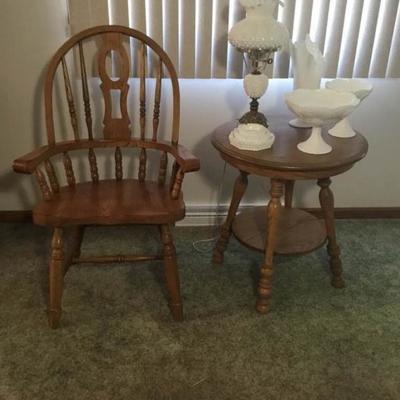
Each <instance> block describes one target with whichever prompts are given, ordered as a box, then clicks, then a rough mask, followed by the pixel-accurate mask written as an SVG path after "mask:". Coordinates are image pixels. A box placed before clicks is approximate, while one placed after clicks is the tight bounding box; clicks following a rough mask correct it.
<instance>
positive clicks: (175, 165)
mask: <svg viewBox="0 0 400 400" xmlns="http://www.w3.org/2000/svg"><path fill="white" fill-rule="evenodd" d="M178 169H179V164H178V163H177V162H176V161H174V163H173V164H172V171H171V177H170V181H169V190H170V191H171V192H172V188H173V186H174V182H175V178H176V174H177V172H178Z"/></svg>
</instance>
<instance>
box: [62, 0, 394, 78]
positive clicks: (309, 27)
mask: <svg viewBox="0 0 400 400" xmlns="http://www.w3.org/2000/svg"><path fill="white" fill-rule="evenodd" d="M67 1H68V2H69V21H70V26H71V32H72V33H76V32H79V31H80V30H82V29H85V28H88V27H90V26H94V25H101V24H118V25H125V26H130V27H132V28H135V29H138V30H140V31H142V32H145V33H146V34H147V35H148V36H150V37H152V38H153V39H154V40H156V41H157V42H158V43H159V44H160V45H162V46H163V47H164V49H165V50H166V52H167V53H168V54H169V56H170V57H171V59H172V61H173V62H174V65H175V67H176V69H177V72H178V74H179V76H180V77H181V78H240V77H242V76H243V73H244V63H243V56H242V54H240V53H239V52H238V51H237V50H236V49H235V48H234V47H232V46H231V45H230V44H229V43H228V40H227V39H228V31H229V29H230V28H231V27H232V26H233V24H235V23H236V22H237V21H239V20H240V19H242V18H244V16H245V15H244V10H243V8H242V7H241V5H240V3H239V0H67ZM399 1H400V0H285V1H284V3H285V7H279V11H278V14H277V16H276V17H277V18H278V20H279V21H281V22H283V23H284V24H285V25H286V27H287V28H288V30H289V33H290V37H291V38H292V40H293V41H294V42H295V41H298V40H302V39H304V37H305V35H306V34H307V33H310V36H311V39H312V40H313V41H315V42H317V43H318V45H319V47H320V49H321V51H322V52H323V54H324V55H325V57H326V61H327V65H326V71H325V75H326V77H336V76H337V77H349V78H350V77H371V78H372V77H377V78H392V77H394V78H398V77H400V5H399ZM131 51H132V54H134V51H135V49H134V44H133V43H132V44H131ZM149 62H150V63H151V58H150V61H149ZM268 68H269V70H268V71H267V74H268V75H269V76H272V77H276V78H287V77H290V76H291V65H290V57H289V54H288V53H287V52H282V51H281V52H279V53H277V54H276V55H275V60H274V64H272V65H271V66H268ZM150 70H151V65H150Z"/></svg>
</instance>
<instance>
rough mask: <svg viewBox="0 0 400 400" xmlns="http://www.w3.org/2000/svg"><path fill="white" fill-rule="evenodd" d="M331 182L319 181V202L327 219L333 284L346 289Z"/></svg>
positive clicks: (328, 180) (326, 180) (327, 180)
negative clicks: (337, 238)
mask: <svg viewBox="0 0 400 400" xmlns="http://www.w3.org/2000/svg"><path fill="white" fill-rule="evenodd" d="M330 184H331V180H330V179H329V178H325V179H319V180H318V185H319V186H320V187H321V190H320V192H319V201H320V203H321V208H322V211H323V214H324V218H325V226H326V233H327V236H328V246H327V250H328V255H329V264H330V268H331V272H332V280H331V284H332V286H333V287H335V288H343V287H345V283H344V279H343V276H342V261H341V259H340V248H339V245H338V243H337V240H336V229H335V213H334V210H335V209H334V197H333V193H332V190H331V189H330V187H329V186H330Z"/></svg>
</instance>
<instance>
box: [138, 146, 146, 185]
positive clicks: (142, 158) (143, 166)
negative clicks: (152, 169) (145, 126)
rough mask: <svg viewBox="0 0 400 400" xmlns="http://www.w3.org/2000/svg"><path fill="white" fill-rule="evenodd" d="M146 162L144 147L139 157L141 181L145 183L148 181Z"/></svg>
mask: <svg viewBox="0 0 400 400" xmlns="http://www.w3.org/2000/svg"><path fill="white" fill-rule="evenodd" d="M146 161H147V154H146V149H145V148H143V147H142V150H141V151H140V157H139V181H140V182H144V180H145V179H146Z"/></svg>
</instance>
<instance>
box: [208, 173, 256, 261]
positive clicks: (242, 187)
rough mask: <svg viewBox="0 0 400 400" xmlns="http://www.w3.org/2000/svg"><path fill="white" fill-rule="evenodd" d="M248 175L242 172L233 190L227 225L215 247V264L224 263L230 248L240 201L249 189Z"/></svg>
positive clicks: (223, 228) (223, 227) (213, 259)
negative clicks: (227, 250) (230, 238)
mask: <svg viewBox="0 0 400 400" xmlns="http://www.w3.org/2000/svg"><path fill="white" fill-rule="evenodd" d="M247 175H248V174H247V173H246V172H243V171H240V175H239V176H238V177H237V179H236V181H235V186H234V188H233V195H232V200H231V204H230V206H229V211H228V215H227V217H226V221H225V223H224V224H223V225H222V227H221V233H220V236H219V239H218V241H217V243H216V244H215V247H214V252H213V258H212V261H213V263H215V264H222V263H223V261H224V252H225V250H226V248H227V247H228V242H229V237H230V236H231V229H232V223H233V220H234V218H235V215H236V211H237V209H238V207H239V204H240V200H241V199H242V197H243V195H244V193H245V191H246V188H247Z"/></svg>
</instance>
